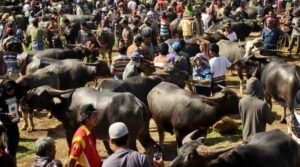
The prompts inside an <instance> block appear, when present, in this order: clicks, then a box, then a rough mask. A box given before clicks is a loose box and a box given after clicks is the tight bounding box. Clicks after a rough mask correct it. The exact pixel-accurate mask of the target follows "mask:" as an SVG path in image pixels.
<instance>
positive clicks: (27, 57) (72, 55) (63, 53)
mask: <svg viewBox="0 0 300 167" xmlns="http://www.w3.org/2000/svg"><path fill="white" fill-rule="evenodd" d="M89 53H90V51H89V50H88V49H87V48H85V47H75V48H72V49H59V48H53V49H46V50H42V51H30V52H23V53H22V54H21V55H20V56H18V64H19V69H20V72H21V74H22V75H25V74H26V66H27V65H28V64H29V63H30V62H31V61H32V60H33V58H51V59H58V60H63V59H80V60H82V59H83V58H84V56H87V55H88V54H89Z"/></svg>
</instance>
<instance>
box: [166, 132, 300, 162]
mask: <svg viewBox="0 0 300 167" xmlns="http://www.w3.org/2000/svg"><path fill="white" fill-rule="evenodd" d="M193 134H195V132H194V133H192V134H190V135H191V136H190V135H188V136H186V137H187V138H185V139H186V140H185V143H184V145H183V146H182V147H181V148H180V149H179V151H178V156H177V157H176V158H175V159H174V160H173V161H172V162H171V164H170V167H199V166H202V167H299V166H300V159H299V157H300V146H299V144H298V143H297V142H296V141H295V140H293V139H292V138H291V137H290V136H288V135H287V134H285V133H284V132H282V131H280V130H273V131H269V132H261V133H257V134H255V135H253V136H251V137H250V141H249V143H247V144H245V145H240V146H237V147H235V148H211V147H208V146H205V145H204V144H203V142H202V140H201V139H197V140H194V139H195V138H194V137H195V136H193ZM190 137H191V138H190ZM188 138H189V139H188Z"/></svg>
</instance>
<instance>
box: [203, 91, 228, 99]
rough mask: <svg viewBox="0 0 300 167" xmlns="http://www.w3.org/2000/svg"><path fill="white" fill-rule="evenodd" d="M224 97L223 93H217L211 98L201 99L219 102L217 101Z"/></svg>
mask: <svg viewBox="0 0 300 167" xmlns="http://www.w3.org/2000/svg"><path fill="white" fill-rule="evenodd" d="M224 96H225V94H224V93H222V92H219V93H217V94H216V95H214V96H211V97H203V98H205V99H208V100H219V99H222V98H224Z"/></svg>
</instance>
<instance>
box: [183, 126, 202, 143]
mask: <svg viewBox="0 0 300 167" xmlns="http://www.w3.org/2000/svg"><path fill="white" fill-rule="evenodd" d="M200 135H201V134H200V131H199V130H198V129H197V130H194V131H193V132H191V133H189V134H188V135H186V136H185V137H184V138H183V140H182V144H183V145H184V144H185V143H188V142H189V141H192V140H195V138H197V137H199V136H200Z"/></svg>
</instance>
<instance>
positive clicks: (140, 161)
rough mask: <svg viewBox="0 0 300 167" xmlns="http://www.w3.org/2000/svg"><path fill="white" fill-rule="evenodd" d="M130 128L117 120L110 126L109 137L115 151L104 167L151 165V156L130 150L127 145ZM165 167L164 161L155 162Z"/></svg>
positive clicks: (160, 166) (145, 166) (149, 166)
mask: <svg viewBox="0 0 300 167" xmlns="http://www.w3.org/2000/svg"><path fill="white" fill-rule="evenodd" d="M128 133H129V132H128V128H127V126H126V125H125V124H124V123H123V122H115V123H113V124H111V125H110V127H109V138H110V143H111V148H112V150H113V151H114V153H113V154H112V155H111V156H109V157H108V158H107V159H106V160H105V161H104V163H103V165H102V167H112V166H113V167H129V166H130V167H151V166H152V165H151V162H150V160H149V158H148V157H147V156H146V155H145V154H142V153H139V152H137V151H134V150H130V149H128V147H127V141H128V137H129V134H128ZM154 163H155V164H156V165H157V166H158V167H163V161H162V160H161V159H160V160H159V161H155V162H154Z"/></svg>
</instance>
